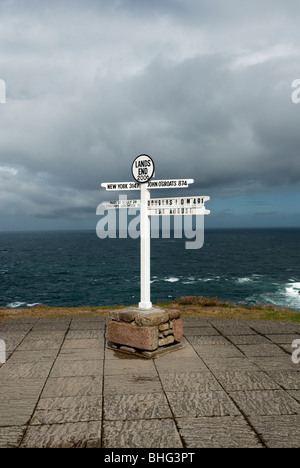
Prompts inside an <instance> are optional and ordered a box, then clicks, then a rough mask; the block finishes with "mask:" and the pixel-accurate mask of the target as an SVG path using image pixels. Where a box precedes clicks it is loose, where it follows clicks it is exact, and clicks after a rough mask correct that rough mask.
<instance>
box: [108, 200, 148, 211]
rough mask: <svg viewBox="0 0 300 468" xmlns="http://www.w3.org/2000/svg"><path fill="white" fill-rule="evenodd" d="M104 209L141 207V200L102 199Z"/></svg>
mask: <svg viewBox="0 0 300 468" xmlns="http://www.w3.org/2000/svg"><path fill="white" fill-rule="evenodd" d="M102 205H104V208H105V209H106V210H112V209H118V208H137V209H140V208H141V200H115V201H104V202H102Z"/></svg>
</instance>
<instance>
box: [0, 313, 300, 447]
mask: <svg viewBox="0 0 300 468" xmlns="http://www.w3.org/2000/svg"><path fill="white" fill-rule="evenodd" d="M105 332H106V323H105V320H104V319H103V318H95V317H88V318H82V317H75V318H45V319H19V320H7V321H5V322H3V323H2V324H0V339H2V340H4V341H5V343H6V346H7V361H6V363H5V364H3V365H2V366H1V368H0V394H1V400H0V447H35V448H38V447H104V448H125V447H126V448H182V447H186V448H197V447H298V448H299V447H300V364H293V362H292V359H291V352H292V348H291V344H292V342H293V340H295V339H300V324H291V323H282V322H264V321H255V320H253V321H251V320H218V319H184V333H185V348H184V349H183V350H180V351H176V352H174V353H170V354H167V355H165V356H162V357H159V358H157V359H154V360H153V359H151V360H144V359H140V358H134V357H127V356H126V355H122V354H121V355H120V354H117V353H115V352H114V351H111V350H108V349H106V347H105Z"/></svg>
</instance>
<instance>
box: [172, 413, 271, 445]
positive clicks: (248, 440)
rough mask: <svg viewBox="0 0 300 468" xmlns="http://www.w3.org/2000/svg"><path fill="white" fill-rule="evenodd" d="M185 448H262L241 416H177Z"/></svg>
mask: <svg viewBox="0 0 300 468" xmlns="http://www.w3.org/2000/svg"><path fill="white" fill-rule="evenodd" d="M177 424H178V427H179V432H180V435H181V437H182V439H183V440H184V442H185V445H186V447H187V448H239V447H243V448H263V444H262V443H261V441H260V440H259V438H258V437H257V435H256V434H255V432H254V431H253V430H252V428H251V427H250V426H249V424H248V423H247V421H246V420H245V419H244V418H243V417H242V416H223V417H214V418H207V417H204V418H184V419H182V418H177Z"/></svg>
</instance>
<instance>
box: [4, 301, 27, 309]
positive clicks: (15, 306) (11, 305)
mask: <svg viewBox="0 0 300 468" xmlns="http://www.w3.org/2000/svg"><path fill="white" fill-rule="evenodd" d="M24 305H26V302H17V301H16V302H10V303H9V304H7V305H6V306H5V307H6V308H7V309H18V308H19V307H22V306H24Z"/></svg>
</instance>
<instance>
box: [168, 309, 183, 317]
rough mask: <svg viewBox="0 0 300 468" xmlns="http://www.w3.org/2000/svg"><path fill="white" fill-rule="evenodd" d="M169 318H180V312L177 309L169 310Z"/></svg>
mask: <svg viewBox="0 0 300 468" xmlns="http://www.w3.org/2000/svg"><path fill="white" fill-rule="evenodd" d="M168 314H169V318H170V320H176V319H179V318H180V315H181V314H180V310H176V309H169V310H168Z"/></svg>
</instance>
